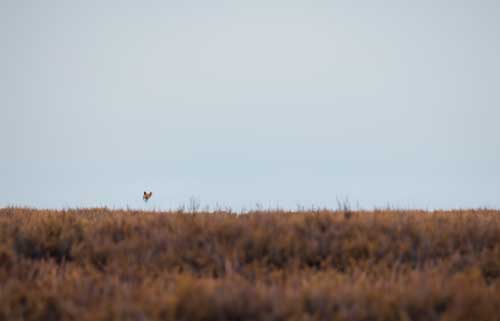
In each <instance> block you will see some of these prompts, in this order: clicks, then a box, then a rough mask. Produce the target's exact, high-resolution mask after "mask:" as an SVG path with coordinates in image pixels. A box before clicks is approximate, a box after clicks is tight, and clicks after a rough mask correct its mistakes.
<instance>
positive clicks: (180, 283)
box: [0, 208, 500, 321]
mask: <svg viewBox="0 0 500 321" xmlns="http://www.w3.org/2000/svg"><path fill="white" fill-rule="evenodd" d="M499 302H500V212H499V211H489V210H477V211H474V210H464V211H449V212H445V211H442V212H423V211H396V210H392V211H375V212H350V213H349V215H346V214H345V213H344V212H343V211H338V212H332V211H312V212H285V211H280V212H277V211H274V212H273V211H261V212H253V213H249V214H244V215H235V214H232V213H229V212H219V213H203V212H198V213H181V212H169V213H158V212H155V213H147V212H134V211H119V210H113V211H111V210H108V209H81V210H68V211H45V210H31V209H16V208H5V209H0V321H4V320H5V321H7V320H55V321H58V320H120V321H123V320H186V321H202V320H206V321H209V320H214V321H217V320H218V321H224V320H228V321H229V320H231V321H233V320H249V321H250V320H269V321H272V320H422V321H432V320H449V321H460V320H481V321H487V320H500V305H499V304H498V303H499Z"/></svg>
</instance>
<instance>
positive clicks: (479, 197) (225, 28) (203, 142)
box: [0, 0, 500, 209]
mask: <svg viewBox="0 0 500 321" xmlns="http://www.w3.org/2000/svg"><path fill="white" fill-rule="evenodd" d="M499 35H500V2H498V1H497V0H481V1H473V0H468V1H463V0H462V1H460V0H454V1H451V0H450V1H445V0H419V1H404V0H395V1H391V0H386V1H381V0H369V1H368V0H367V1H352V0H341V1H335V0H330V1H319V0H309V1H290V0H287V1H275V0H265V1H261V0H252V1H246V0H245V1H234V0H233V1H201V0H200V1H160V0H157V1H155V0H142V1H131V0H120V1H103V0H99V1H97V0H86V1H67V0H64V1H63V0H46V1H38V0H37V1H35V0H32V1H29V0H0V40H1V50H0V71H1V72H0V108H1V109H0V147H1V148H0V206H9V205H14V206H36V207H50V208H61V207H80V206H109V207H125V206H130V207H134V208H136V207H147V208H159V209H168V208H176V207H177V206H179V205H180V204H182V203H186V202H187V200H188V199H189V198H190V197H191V196H193V197H196V198H198V199H199V200H200V201H201V203H202V204H210V205H215V204H216V203H219V204H221V205H225V206H232V207H234V208H236V209H239V208H242V207H247V208H248V207H255V204H256V203H261V204H262V205H263V206H264V207H276V206H281V207H288V208H295V206H296V205H297V204H301V205H304V206H306V207H309V206H311V205H316V206H328V207H336V199H337V198H346V197H348V198H349V199H350V201H351V204H353V205H356V204H357V203H359V205H360V206H361V207H363V208H373V207H375V206H376V207H383V206H386V205H387V204H391V205H392V206H396V207H403V208H415V207H417V208H429V209H431V208H455V207H480V206H488V207H496V208H499V207H500V194H499V191H500V125H499V120H500V41H499ZM145 189H146V190H152V191H153V192H154V195H153V198H152V199H151V201H150V203H149V204H147V206H145V205H144V204H143V203H142V199H141V195H142V192H143V190H145Z"/></svg>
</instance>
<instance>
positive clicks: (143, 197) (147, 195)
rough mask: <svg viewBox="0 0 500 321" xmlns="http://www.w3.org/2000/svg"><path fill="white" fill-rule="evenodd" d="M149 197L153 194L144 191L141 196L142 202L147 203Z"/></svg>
mask: <svg viewBox="0 0 500 321" xmlns="http://www.w3.org/2000/svg"><path fill="white" fill-rule="evenodd" d="M151 196H153V192H149V193H148V192H146V191H144V194H143V195H142V199H143V200H144V202H147V201H148V200H149V199H150V198H151Z"/></svg>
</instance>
